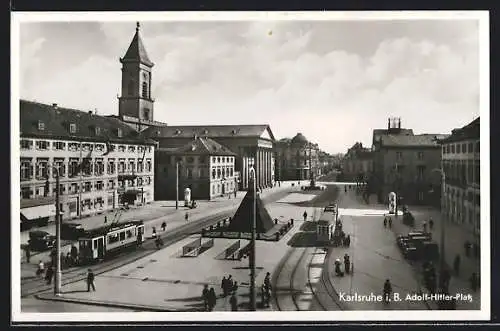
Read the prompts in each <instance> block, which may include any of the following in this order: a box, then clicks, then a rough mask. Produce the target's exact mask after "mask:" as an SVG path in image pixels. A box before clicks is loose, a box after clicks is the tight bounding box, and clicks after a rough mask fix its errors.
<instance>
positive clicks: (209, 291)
mask: <svg viewBox="0 0 500 331" xmlns="http://www.w3.org/2000/svg"><path fill="white" fill-rule="evenodd" d="M221 289H222V297H223V298H226V297H227V296H228V295H230V296H231V297H230V298H229V303H230V305H231V311H237V310H238V299H237V297H236V291H237V290H238V282H236V281H234V280H233V276H232V275H229V276H228V277H227V278H226V276H224V277H223V278H222V282H221ZM201 296H202V299H203V306H204V310H205V311H213V310H214V307H215V305H216V303H217V295H216V294H215V290H214V288H213V287H211V288H208V285H207V284H205V286H204V287H203V291H202V294H201Z"/></svg>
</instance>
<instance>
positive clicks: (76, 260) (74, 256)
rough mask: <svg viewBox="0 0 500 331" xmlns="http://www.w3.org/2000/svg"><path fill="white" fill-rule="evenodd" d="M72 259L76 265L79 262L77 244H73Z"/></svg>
mask: <svg viewBox="0 0 500 331" xmlns="http://www.w3.org/2000/svg"><path fill="white" fill-rule="evenodd" d="M70 252H71V260H72V262H73V264H74V265H76V264H77V262H78V248H76V246H75V245H71V251H70Z"/></svg>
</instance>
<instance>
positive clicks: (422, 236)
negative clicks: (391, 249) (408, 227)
mask: <svg viewBox="0 0 500 331" xmlns="http://www.w3.org/2000/svg"><path fill="white" fill-rule="evenodd" d="M429 240H432V235H431V234H430V233H426V232H410V233H408V234H407V235H406V236H403V235H400V236H398V237H397V238H396V243H397V245H398V247H399V248H400V249H404V247H405V246H407V245H408V243H411V242H414V241H429Z"/></svg>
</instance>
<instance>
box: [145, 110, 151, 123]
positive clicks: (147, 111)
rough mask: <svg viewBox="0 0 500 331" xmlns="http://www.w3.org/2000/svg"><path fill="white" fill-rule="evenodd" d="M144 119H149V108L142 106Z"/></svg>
mask: <svg viewBox="0 0 500 331" xmlns="http://www.w3.org/2000/svg"><path fill="white" fill-rule="evenodd" d="M144 119H145V120H148V121H149V119H150V118H149V109H148V108H144Z"/></svg>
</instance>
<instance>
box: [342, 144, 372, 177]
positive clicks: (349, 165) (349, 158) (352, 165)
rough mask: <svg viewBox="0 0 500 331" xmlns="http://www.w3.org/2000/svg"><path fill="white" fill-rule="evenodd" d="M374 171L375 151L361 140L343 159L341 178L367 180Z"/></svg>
mask: <svg viewBox="0 0 500 331" xmlns="http://www.w3.org/2000/svg"><path fill="white" fill-rule="evenodd" d="M372 172H373V152H372V150H371V149H370V148H365V147H363V144H362V143H360V142H357V143H355V144H354V145H353V146H352V147H351V148H349V149H348V150H347V153H346V155H345V156H344V159H343V161H342V174H341V178H342V180H344V181H359V182H365V181H366V180H367V179H368V177H369V176H370V174H371V173H372Z"/></svg>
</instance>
